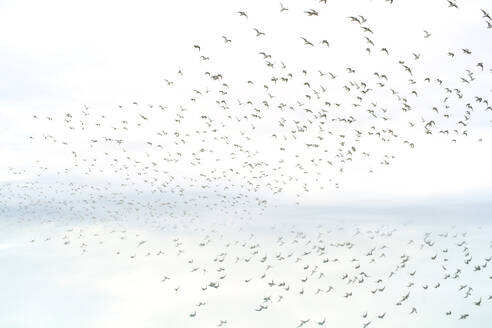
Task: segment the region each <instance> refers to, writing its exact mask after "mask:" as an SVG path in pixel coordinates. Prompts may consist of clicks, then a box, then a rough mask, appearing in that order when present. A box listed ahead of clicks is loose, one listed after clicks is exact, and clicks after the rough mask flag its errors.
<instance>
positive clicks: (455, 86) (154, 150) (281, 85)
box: [0, 0, 492, 328]
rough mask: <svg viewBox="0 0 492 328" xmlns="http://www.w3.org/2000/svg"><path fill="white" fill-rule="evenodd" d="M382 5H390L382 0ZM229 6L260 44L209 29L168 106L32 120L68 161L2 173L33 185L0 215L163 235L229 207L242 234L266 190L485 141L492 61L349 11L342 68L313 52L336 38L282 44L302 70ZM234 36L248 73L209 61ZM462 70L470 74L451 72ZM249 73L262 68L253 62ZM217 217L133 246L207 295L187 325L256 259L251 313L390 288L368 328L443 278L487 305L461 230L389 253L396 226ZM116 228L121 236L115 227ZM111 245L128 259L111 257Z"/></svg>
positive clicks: (11, 189)
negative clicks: (399, 34) (121, 225)
mask: <svg viewBox="0 0 492 328" xmlns="http://www.w3.org/2000/svg"><path fill="white" fill-rule="evenodd" d="M386 2H388V4H387V5H388V6H393V5H394V4H393V1H392V0H391V1H388V0H386ZM443 3H444V4H443V10H457V11H459V10H462V8H461V7H463V6H466V5H468V4H465V3H459V2H457V1H449V0H448V1H447V3H448V6H446V3H445V2H443ZM327 6H330V4H329V3H327V1H326V0H322V1H319V2H318V1H313V5H312V7H314V8H306V9H305V10H304V11H301V12H295V11H294V10H293V9H292V8H289V5H288V4H286V3H280V4H279V7H278V11H277V12H272V13H271V15H272V16H273V15H292V16H293V17H296V15H297V16H303V17H307V18H308V19H312V20H316V19H323V15H325V14H327V12H328V9H327V8H328V7H327ZM231 15H232V16H234V17H235V18H236V19H237V20H238V24H241V26H243V30H244V31H246V32H248V31H249V32H250V34H251V37H252V38H253V42H252V43H251V44H248V47H247V49H243V48H240V47H241V46H240V44H241V40H240V39H239V37H236V36H235V35H217V36H213V38H214V39H217V40H219V46H218V47H215V48H213V47H209V46H207V44H209V43H210V42H209V41H208V40H207V41H204V42H203V43H202V42H197V43H195V44H190V46H189V49H190V52H191V53H192V54H193V58H194V62H195V65H196V67H198V70H197V71H195V70H193V69H190V70H188V69H187V67H179V68H177V69H176V73H175V74H174V75H172V76H167V77H166V78H163V80H162V83H163V89H164V91H163V92H165V93H168V94H174V95H177V97H178V100H177V103H176V104H174V103H171V101H170V103H169V104H167V103H162V104H149V103H142V102H140V101H138V100H136V101H132V102H131V103H129V104H120V105H115V108H113V109H111V110H109V111H105V112H101V111H100V110H98V109H97V108H96V107H93V106H84V107H83V108H82V109H81V110H80V111H66V112H63V113H60V112H57V113H53V114H47V115H45V114H42V115H41V114H34V115H33V117H32V120H33V121H34V122H35V124H36V125H37V126H39V131H33V133H32V135H31V136H30V137H29V142H30V143H32V145H34V146H35V147H37V146H39V147H46V146H49V147H52V148H49V149H52V150H53V152H56V153H57V154H62V155H63V156H65V159H66V161H65V162H63V163H57V164H58V166H57V168H56V169H52V168H50V167H49V166H48V165H47V164H45V163H46V162H47V160H46V159H36V169H34V170H33V171H32V172H26V171H25V170H19V169H17V168H14V167H12V168H10V174H12V175H20V176H22V175H24V174H26V173H32V174H33V175H34V176H35V177H36V178H35V179H33V180H31V181H21V182H19V181H16V182H7V183H2V184H1V185H0V193H1V195H2V198H1V199H0V214H1V215H2V216H4V217H8V216H19V215H21V216H22V217H23V220H24V221H25V220H28V221H32V220H38V219H39V218H44V219H46V220H53V219H52V218H53V217H55V216H60V215H63V217H65V218H66V220H68V221H70V220H71V221H73V222H80V220H88V219H91V220H97V221H99V222H110V221H118V222H125V219H123V218H125V217H126V218H128V217H132V218H136V220H137V221H138V222H141V223H145V224H147V225H151V226H153V227H155V228H158V229H160V230H163V229H164V230H170V231H174V232H176V231H177V230H176V229H178V230H179V229H183V230H184V229H186V227H193V226H194V225H197V224H198V222H201V220H206V219H205V218H204V217H207V216H208V215H209V216H211V217H217V216H221V217H231V218H232V217H238V218H239V221H240V222H242V223H241V224H240V225H239V227H240V229H239V228H238V231H248V229H249V228H248V227H249V225H250V224H252V223H253V222H255V218H257V217H259V216H261V214H262V213H264V212H265V211H266V210H267V209H268V207H269V204H270V203H271V199H272V197H276V195H282V193H284V192H285V191H286V190H287V191H291V190H294V191H295V194H296V196H297V197H301V195H303V194H309V193H311V192H314V191H315V190H316V192H323V190H326V189H335V190H336V189H342V185H341V183H340V180H341V179H342V177H343V176H344V175H345V174H350V170H351V169H352V168H353V166H356V165H360V166H362V167H363V168H364V170H365V171H366V172H367V174H373V173H374V172H375V171H376V170H379V169H384V168H385V167H387V166H389V165H391V163H392V161H393V160H394V159H395V158H396V156H397V153H398V152H411V151H413V148H416V147H418V146H419V143H418V142H419V140H424V141H423V142H425V140H426V138H440V139H441V140H444V141H446V142H449V143H451V144H454V143H459V142H460V141H461V140H463V139H465V138H467V139H470V138H474V139H475V140H476V141H477V142H478V143H480V142H483V137H482V136H481V135H478V136H477V135H476V134H479V133H480V131H479V130H480V129H481V128H483V127H484V124H486V123H485V122H487V120H488V121H490V119H491V116H490V115H491V114H490V113H489V112H492V104H489V102H488V99H487V97H488V94H489V93H490V90H487V88H488V87H489V85H488V83H489V82H488V81H490V78H491V77H492V75H491V74H492V66H489V64H488V63H487V62H486V61H485V60H484V59H487V58H480V56H478V55H475V52H474V49H471V48H469V47H463V48H457V49H442V52H441V53H438V54H436V53H434V52H430V51H427V48H426V46H424V47H423V48H421V49H414V50H413V51H410V52H407V53H402V52H401V51H397V50H395V49H393V47H392V46H391V44H390V43H388V42H387V40H380V38H379V37H378V30H377V28H376V27H375V26H373V24H372V23H373V21H372V20H371V17H370V15H368V14H361V13H354V14H353V15H348V16H347V17H344V21H345V24H344V26H343V29H345V30H346V31H347V33H350V35H354V36H355V39H354V40H350V39H348V40H346V41H345V42H346V43H347V44H348V45H350V47H353V49H355V50H356V51H357V50H358V53H357V56H359V57H358V58H362V59H361V60H360V61H359V62H353V63H352V64H347V65H344V64H345V62H344V59H343V58H340V63H339V62H332V63H326V62H318V61H313V62H309V59H310V58H319V57H317V56H321V58H323V56H325V54H326V53H327V52H330V51H333V50H334V49H336V47H337V46H340V47H343V46H344V45H339V44H337V42H334V41H333V40H331V39H329V38H321V39H318V38H315V37H314V36H310V35H304V34H299V35H296V36H292V38H291V39H289V40H290V41H289V44H288V47H291V49H293V50H294V51H297V53H301V54H303V56H304V54H305V56H306V61H307V63H306V66H305V67H297V66H298V65H297V64H296V63H293V64H289V62H288V61H287V60H286V59H284V56H283V55H282V54H279V53H277V51H276V50H275V49H274V47H273V46H272V48H269V47H268V46H266V45H268V44H269V43H271V44H274V43H275V40H276V39H275V38H276V37H279V36H276V35H275V34H273V33H272V32H270V31H269V30H267V29H264V28H262V27H261V26H259V25H260V24H257V23H255V24H252V23H250V21H253V20H254V16H255V13H254V12H250V11H248V10H247V9H239V10H237V11H236V12H232V13H231ZM478 19H480V20H481V21H480V24H482V21H483V22H485V27H484V28H485V29H486V30H489V29H492V19H491V17H490V15H489V13H488V12H487V11H486V10H485V9H481V10H480V11H479V12H477V20H478ZM416 33H419V35H421V37H419V38H421V39H422V42H424V44H425V42H428V43H432V42H433V40H434V39H435V38H436V33H433V32H432V31H429V30H427V29H425V28H422V29H421V30H420V31H417V32H416ZM265 40H266V41H265ZM265 42H268V43H265ZM234 47H239V49H240V52H241V53H242V56H244V58H245V60H247V62H248V63H249V62H251V63H254V65H255V66H254V68H251V69H246V72H244V73H241V74H234V73H229V72H228V71H227V69H225V68H226V67H227V65H226V64H224V65H222V64H221V61H220V60H216V58H222V57H223V56H227V54H228V53H230V52H229V51H230V50H231V49H234ZM351 49H352V48H351ZM433 51H434V50H433ZM224 54H225V55H224ZM436 56H437V60H436V61H437V62H439V63H440V64H442V65H444V71H445V75H444V76H441V75H438V74H437V73H436V74H434V73H432V72H429V71H428V70H427V68H428V66H424V65H422V64H421V62H422V61H425V60H426V58H434V60H435V57H436ZM461 66H463V67H464V69H463V70H457V69H455V67H461ZM193 67H195V66H193ZM255 70H257V72H258V74H256V73H254V74H253V73H252V72H255ZM485 128H489V126H485ZM53 181H55V182H54V183H53ZM223 228H224V227H223V226H221V225H220V224H218V225H217V226H215V225H214V224H210V226H209V227H208V229H209V230H206V229H203V230H202V231H201V232H204V231H206V232H204V234H205V236H204V238H203V240H202V241H201V242H199V244H198V245H195V248H196V250H195V251H190V250H189V249H186V248H185V245H184V244H183V242H182V241H181V239H180V238H179V237H176V238H175V239H173V243H174V245H173V247H174V250H173V251H172V253H173V254H168V252H167V251H161V250H158V249H146V251H145V252H143V251H141V250H143V249H145V247H146V246H147V244H148V243H147V242H146V241H145V240H140V238H138V239H139V240H137V243H136V244H135V245H136V246H135V253H132V254H130V255H129V254H125V256H128V257H129V258H130V259H131V260H138V259H139V258H140V257H145V256H163V257H165V256H173V257H178V258H179V259H181V258H184V256H188V259H187V260H186V263H184V264H183V265H185V266H186V267H187V268H188V269H189V270H190V271H191V272H192V273H193V279H196V280H197V281H200V282H201V283H203V284H202V285H201V286H200V288H201V291H202V294H203V298H201V299H197V300H196V306H194V307H192V308H190V310H189V314H188V317H189V318H190V320H199V318H200V315H201V311H203V310H202V309H203V308H206V304H207V301H206V296H207V295H208V294H210V293H220V291H221V289H222V288H223V287H222V286H223V285H227V283H228V281H230V280H231V279H235V278H231V275H232V273H231V271H232V272H234V273H235V274H236V275H237V276H238V277H242V276H243V275H242V273H241V272H250V270H253V272H251V276H249V277H244V278H243V281H242V282H241V284H244V288H245V289H247V288H249V287H248V286H249V285H251V284H256V285H257V286H261V287H258V288H265V290H267V291H268V292H267V293H266V294H265V296H264V297H263V298H262V299H259V300H258V303H257V304H255V305H252V306H251V307H250V308H248V309H246V310H245V311H246V313H247V315H254V314H257V315H261V314H262V313H264V312H268V311H270V310H271V309H272V308H278V307H279V306H280V305H281V304H282V303H283V302H286V301H287V300H288V299H289V298H293V299H296V300H297V298H299V297H301V299H299V300H298V301H299V302H302V297H304V295H308V294H309V295H310V296H309V297H314V298H313V300H317V299H319V300H321V301H323V300H325V299H326V298H330V297H332V298H333V299H339V300H340V301H339V302H348V300H351V299H353V298H364V299H365V298H367V300H368V301H367V302H377V299H378V296H380V295H388V293H390V294H389V295H394V294H393V293H399V295H398V296H394V300H393V301H394V302H393V304H391V305H390V307H388V308H384V309H381V311H380V312H377V313H368V312H363V313H360V317H361V318H360V319H361V323H360V324H361V326H362V327H363V328H366V327H368V326H370V327H372V326H374V327H377V326H378V322H380V321H384V320H387V317H390V316H392V314H393V313H395V311H400V312H407V313H408V315H409V316H418V315H420V313H421V312H425V311H431V310H432V309H425V308H422V307H420V306H418V304H417V302H414V299H415V297H414V295H416V294H418V295H425V297H427V296H429V297H431V296H434V295H437V294H438V293H439V290H440V288H442V287H441V286H444V285H447V286H448V287H449V288H455V289H456V293H457V294H459V295H462V296H463V298H464V301H463V302H467V303H471V304H473V305H474V307H476V308H477V309H483V311H487V308H488V307H490V306H491V305H490V304H492V303H490V302H491V300H492V296H491V295H492V292H489V293H488V294H486V293H484V291H482V290H481V286H472V285H471V284H470V283H467V282H466V279H469V277H470V276H480V277H481V278H480V279H482V278H483V277H482V276H485V277H486V279H492V275H491V274H490V271H489V268H488V264H489V262H490V260H491V257H490V255H491V254H490V252H489V254H488V255H483V256H482V257H478V256H475V257H474V256H473V255H472V250H471V248H470V246H469V244H470V243H472V241H470V239H469V238H467V236H468V235H467V234H466V233H461V232H455V233H450V232H445V233H440V234H437V235H436V234H433V233H430V232H427V233H425V234H424V235H423V236H421V239H420V240H408V241H406V244H405V245H404V246H403V247H404V248H397V247H392V246H390V245H392V244H391V243H392V241H393V239H394V236H395V235H396V234H397V230H390V229H388V228H387V227H386V226H383V227H379V228H376V229H374V230H367V231H362V230H361V229H360V228H354V231H350V234H349V235H350V236H351V237H350V240H351V241H348V240H349V239H346V240H334V239H332V235H331V234H330V233H331V232H332V231H331V230H323V229H322V228H321V227H320V228H319V229H318V231H319V232H318V233H316V234H314V235H313V233H310V234H307V233H305V232H303V230H302V228H299V227H297V228H296V229H292V230H290V231H288V232H286V233H282V234H280V235H279V236H278V239H277V240H276V241H275V242H274V243H272V245H269V247H266V246H265V245H263V244H259V243H258V242H257V241H255V238H257V237H256V235H255V234H251V235H248V237H247V238H245V239H244V240H233V239H231V238H227V237H226V236H224V235H220V236H218V235H217V234H218V233H217V231H219V230H220V229H223ZM173 229H174V230H173ZM190 229H191V228H190ZM275 229H278V227H277V228H275V226H274V227H273V228H272V231H273V233H276V230H275ZM337 229H339V230H338V231H341V230H343V229H344V228H343V227H339V228H337ZM195 230H196V229H195ZM111 234H114V235H118V236H119V238H121V239H122V240H123V239H126V238H129V236H127V234H126V230H112V231H111ZM212 237H214V238H212ZM50 238H51V237H46V238H45V239H43V240H44V241H45V242H48V241H50V240H51V239H50ZM86 238H88V236H86V235H85V234H84V231H83V230H74V229H72V230H68V231H67V232H66V235H65V236H64V237H63V243H64V245H66V246H71V245H73V244H77V245H78V247H79V248H80V249H81V250H82V253H85V252H86V248H87V246H88V245H87V244H86V241H85V240H86ZM108 238H109V237H108ZM347 238H348V236H347ZM103 240H104V239H101V243H102V242H103ZM32 242H33V244H36V243H38V242H41V241H39V240H37V239H33V240H32ZM79 244H80V245H79ZM209 244H220V247H221V248H220V251H218V253H216V254H215V253H214V254H213V255H211V254H212V253H210V252H209V251H207V249H208V247H209ZM442 245H445V246H442ZM174 253H175V254H174ZM390 253H391V254H392V255H390ZM429 253H433V254H432V255H431V256H427V255H428V254H429ZM114 254H115V255H118V256H123V255H124V254H122V253H120V252H119V251H118V250H115V253H114ZM197 254H202V255H200V256H198V255H197ZM333 254H338V255H333ZM411 254H412V255H411ZM422 254H425V256H423V255H422ZM210 256H212V258H210V259H209V257H210ZM415 257H418V258H419V261H424V260H421V259H423V258H425V261H426V264H424V265H425V266H428V268H429V270H430V268H431V267H432V268H433V269H435V270H436V275H435V276H432V277H429V276H426V275H425V274H422V275H421V274H420V270H421V269H419V270H418V271H416V269H415V267H416V266H417V265H416V264H415V261H413V259H414V258H415ZM388 259H391V260H388ZM205 261H207V262H205ZM197 262H200V263H201V264H197ZM253 264H254V265H253ZM419 265H421V263H419ZM243 267H245V268H244V269H241V268H243ZM419 267H420V266H419ZM237 268H240V269H237ZM242 270H243V271H242ZM394 276H404V277H406V278H407V279H408V281H406V285H405V286H403V287H402V286H395V285H392V291H391V292H389V291H388V290H387V288H386V287H385V286H388V285H391V281H392V280H394V278H393V277H394ZM437 276H439V278H437ZM293 277H294V278H293ZM484 281H486V282H489V284H490V280H484ZM160 283H161V284H162V285H164V286H168V285H170V284H171V285H172V292H173V293H174V294H179V293H180V291H181V289H180V286H181V285H180V284H179V277H174V276H171V277H168V276H164V277H163V278H162V280H161V282H160ZM441 297H442V295H441ZM337 302H338V301H337ZM250 312H251V314H250ZM256 312H258V313H256ZM259 312H261V313H259ZM489 312H490V311H489ZM441 315H442V316H443V317H449V318H454V319H457V320H465V319H467V318H468V317H469V316H470V313H468V312H456V311H454V310H453V309H452V307H451V306H450V307H449V309H448V310H446V312H445V313H442V314H436V315H435V316H441ZM329 321H330V320H329V318H328V316H320V317H316V318H315V317H313V318H302V319H299V321H298V323H297V324H292V327H297V328H300V327H308V326H311V327H315V326H324V325H325V323H328V322H329ZM190 325H191V324H190ZM216 325H217V326H219V327H220V326H231V327H232V326H233V320H232V319H230V318H226V317H224V319H220V321H218V322H217V324H216ZM327 325H328V324H327Z"/></svg>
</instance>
